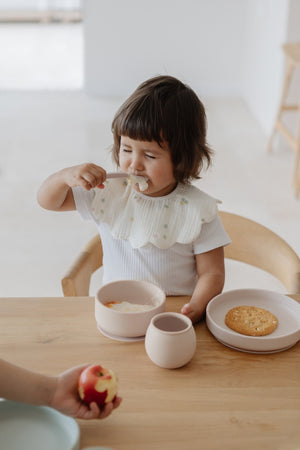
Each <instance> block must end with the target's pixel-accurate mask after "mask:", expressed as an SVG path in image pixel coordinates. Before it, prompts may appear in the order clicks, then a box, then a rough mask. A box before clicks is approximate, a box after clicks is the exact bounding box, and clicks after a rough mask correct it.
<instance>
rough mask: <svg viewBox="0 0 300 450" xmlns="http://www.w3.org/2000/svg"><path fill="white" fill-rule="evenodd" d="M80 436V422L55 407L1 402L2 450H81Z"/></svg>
mask: <svg viewBox="0 0 300 450" xmlns="http://www.w3.org/2000/svg"><path fill="white" fill-rule="evenodd" d="M79 436H80V432H79V427H78V425H77V422H76V421H75V420H74V419H72V418H71V417H68V416H65V415H64V414H61V413H59V412H58V411H56V410H54V409H51V408H47V407H45V406H32V405H26V404H24V403H18V402H11V401H7V400H4V401H0V442H1V449H3V450H27V449H30V450H62V449H63V450H79V448H80V445H79Z"/></svg>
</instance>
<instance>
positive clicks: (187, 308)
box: [181, 302, 204, 323]
mask: <svg viewBox="0 0 300 450" xmlns="http://www.w3.org/2000/svg"><path fill="white" fill-rule="evenodd" d="M181 314H184V315H185V316H187V317H189V318H190V319H191V321H192V322H193V323H197V322H199V320H201V319H202V317H203V314H204V311H203V308H201V307H197V305H196V304H192V303H191V302H190V303H186V304H185V305H183V307H182V308H181Z"/></svg>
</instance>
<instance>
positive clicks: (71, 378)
mask: <svg viewBox="0 0 300 450" xmlns="http://www.w3.org/2000/svg"><path fill="white" fill-rule="evenodd" d="M88 366H89V364H85V365H82V366H77V367H73V368H72V369H69V370H67V371H66V372H63V373H61V374H60V375H58V377H56V384H55V388H54V392H53V393H52V396H51V399H50V402H49V406H51V407H52V408H55V409H57V410H58V411H60V412H62V413H63V414H67V415H69V416H73V417H76V418H77V419H104V418H105V417H107V416H109V415H110V414H111V412H112V411H113V409H115V408H117V407H118V406H119V405H120V403H121V401H122V398H121V397H116V398H115V400H114V401H113V402H110V403H106V404H105V405H104V406H103V407H102V408H101V409H100V408H99V407H98V405H97V404H96V403H95V402H92V403H90V405H89V406H87V405H85V404H84V403H82V401H81V400H80V397H79V395H78V392H77V388H78V378H79V375H80V374H81V372H82V371H83V370H84V369H85V368H86V367H88Z"/></svg>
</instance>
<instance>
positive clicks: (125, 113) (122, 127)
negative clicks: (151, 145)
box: [112, 76, 212, 183]
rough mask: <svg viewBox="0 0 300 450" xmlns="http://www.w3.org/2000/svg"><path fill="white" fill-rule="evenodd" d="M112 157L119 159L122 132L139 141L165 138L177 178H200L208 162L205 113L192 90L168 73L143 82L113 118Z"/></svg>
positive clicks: (209, 158)
mask: <svg viewBox="0 0 300 450" xmlns="http://www.w3.org/2000/svg"><path fill="white" fill-rule="evenodd" d="M112 132H113V136H114V144H113V147H112V153H113V158H114V160H115V161H116V163H117V164H118V163H119V150H120V140H121V136H128V137H130V138H131V139H138V140H141V141H152V140H154V141H156V142H157V143H158V144H159V145H160V144H162V142H163V141H166V142H167V143H168V145H169V148H170V152H171V159H172V162H173V165H174V177H175V179H176V180H177V181H179V182H183V183H185V182H188V181H189V180H190V179H192V178H200V177H199V173H200V172H201V170H202V168H203V165H204V162H206V165H207V167H208V166H209V165H210V162H211V155H212V151H211V149H210V148H209V147H208V145H207V143H206V114H205V109H204V106H203V105H202V103H201V101H200V100H199V98H198V97H197V95H196V94H195V92H194V91H193V90H192V89H191V88H190V87H189V86H187V85H185V84H183V83H182V82H181V81H179V80H177V79H176V78H174V77H170V76H158V77H155V78H151V79H150V80H147V81H145V82H144V83H142V84H141V85H140V86H139V87H138V88H137V89H136V90H135V91H134V92H133V94H132V95H131V96H130V97H129V98H128V99H127V100H126V101H125V102H124V103H123V105H122V106H121V107H120V109H119V110H118V111H117V113H116V115H115V117H114V120H113V122H112Z"/></svg>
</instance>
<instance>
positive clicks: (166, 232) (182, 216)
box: [73, 180, 231, 295]
mask: <svg viewBox="0 0 300 450" xmlns="http://www.w3.org/2000/svg"><path fill="white" fill-rule="evenodd" d="M198 192H199V195H198ZM73 195H74V200H75V204H76V208H77V210H78V212H79V213H80V215H81V217H82V219H83V220H93V221H94V222H95V223H96V225H97V228H98V231H99V233H100V236H101V241H102V246H103V283H109V282H111V281H116V280H120V279H122V280H124V279H135V280H146V281H150V282H152V283H155V284H156V285H158V286H160V287H161V288H162V289H163V290H164V292H165V293H166V295H192V293H193V291H194V288H195V285H196V282H197V278H198V276H197V272H196V263H195V255H196V254H201V253H205V252H207V251H210V250H213V249H214V248H218V247H222V246H225V245H228V244H229V243H230V242H231V241H230V238H229V236H228V235H227V233H226V231H225V230H224V228H223V225H222V223H221V221H220V219H219V217H218V215H217V201H216V200H215V199H213V198H212V197H209V196H207V194H204V193H203V192H202V191H200V190H199V189H197V188H196V187H194V186H191V185H178V187H177V188H176V189H175V190H174V191H173V192H172V193H171V194H169V195H167V196H165V197H148V196H146V195H144V194H142V193H139V192H136V191H135V190H134V189H133V188H132V187H131V186H128V185H127V184H126V183H124V182H120V180H110V183H109V184H108V183H107V184H106V187H105V188H104V189H101V190H100V189H93V190H91V191H85V190H84V189H82V188H80V187H76V188H73ZM198 197H199V198H200V200H199V202H200V203H198V204H197V202H198ZM195 199H196V201H195ZM199 205H200V206H199ZM149 210H150V213H149ZM197 216H199V217H197ZM149 230H150V231H149Z"/></svg>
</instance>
